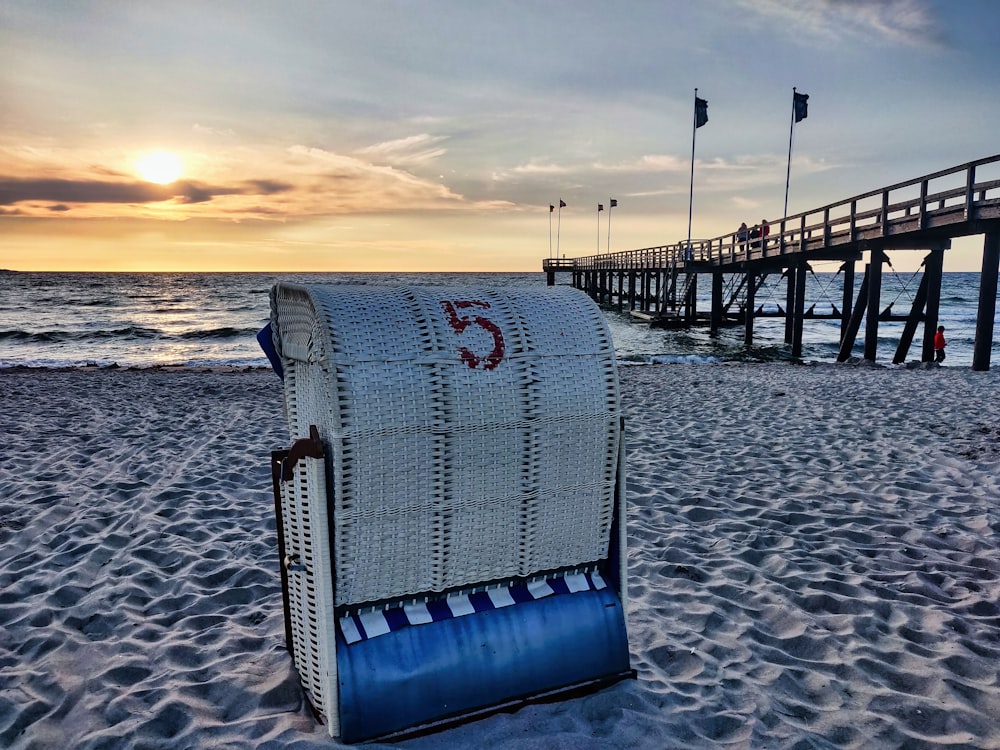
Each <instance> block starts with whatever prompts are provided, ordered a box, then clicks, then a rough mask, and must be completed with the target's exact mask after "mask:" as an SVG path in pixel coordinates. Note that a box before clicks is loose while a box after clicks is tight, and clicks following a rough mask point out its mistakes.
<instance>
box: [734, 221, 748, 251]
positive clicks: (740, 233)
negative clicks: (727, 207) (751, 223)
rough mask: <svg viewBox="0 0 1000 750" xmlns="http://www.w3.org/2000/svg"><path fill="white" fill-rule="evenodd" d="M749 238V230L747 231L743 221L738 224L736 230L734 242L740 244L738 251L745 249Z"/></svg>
mask: <svg viewBox="0 0 1000 750" xmlns="http://www.w3.org/2000/svg"><path fill="white" fill-rule="evenodd" d="M749 236H750V230H749V229H747V223H746V222H745V221H744V222H743V223H742V224H740V228H739V229H738V230H736V240H737V241H738V242H739V243H740V250H746V249H747V237H749Z"/></svg>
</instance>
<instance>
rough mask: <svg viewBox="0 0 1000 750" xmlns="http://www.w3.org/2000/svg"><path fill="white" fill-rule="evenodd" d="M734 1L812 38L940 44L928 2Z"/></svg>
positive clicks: (931, 45) (924, 44)
mask: <svg viewBox="0 0 1000 750" xmlns="http://www.w3.org/2000/svg"><path fill="white" fill-rule="evenodd" d="M734 1H735V2H736V4H737V5H740V6H742V7H744V8H746V9H747V10H749V11H752V12H753V13H755V14H758V15H760V16H765V17H766V16H770V17H773V18H776V19H778V22H779V23H780V24H781V25H782V27H784V28H785V29H788V30H791V29H794V30H795V32H796V33H800V32H802V31H806V32H808V33H810V34H812V35H813V36H815V37H820V38H825V39H844V38H846V37H850V36H855V37H862V38H871V37H875V38H879V39H882V40H888V41H891V42H897V43H900V44H908V45H913V46H918V47H921V46H930V47H937V46H941V44H942V37H941V34H940V33H939V31H938V23H937V22H936V20H935V18H934V14H933V12H932V10H931V8H930V5H929V3H928V2H927V0H734Z"/></svg>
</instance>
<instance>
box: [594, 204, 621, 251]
mask: <svg viewBox="0 0 1000 750" xmlns="http://www.w3.org/2000/svg"><path fill="white" fill-rule="evenodd" d="M617 205H618V201H616V200H615V199H614V198H611V197H609V198H608V254H610V253H611V209H612V208H614V207H615V206H617ZM598 242H600V240H598Z"/></svg>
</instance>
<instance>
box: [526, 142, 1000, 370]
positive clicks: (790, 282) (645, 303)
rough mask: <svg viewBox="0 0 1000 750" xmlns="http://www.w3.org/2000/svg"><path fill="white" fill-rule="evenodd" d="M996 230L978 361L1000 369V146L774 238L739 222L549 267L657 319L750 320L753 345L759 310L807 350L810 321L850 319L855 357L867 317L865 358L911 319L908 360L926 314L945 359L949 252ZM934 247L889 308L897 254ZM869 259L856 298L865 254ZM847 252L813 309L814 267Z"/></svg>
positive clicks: (985, 269)
mask: <svg viewBox="0 0 1000 750" xmlns="http://www.w3.org/2000/svg"><path fill="white" fill-rule="evenodd" d="M979 234H982V235H984V236H985V241H984V245H983V260H982V274H981V277H980V289H979V308H978V314H977V319H976V338H975V344H974V347H973V364H972V369H974V370H988V369H989V367H990V350H991V348H992V344H993V318H994V313H995V308H996V296H997V283H998V267H1000V155H996V156H991V157H988V158H984V159H979V160H977V161H974V162H970V163H968V164H962V165H960V166H957V167H953V168H951V169H946V170H943V171H941V172H935V173H933V174H929V175H925V176H923V177H918V178H917V179H914V180H909V181H907V182H901V183H898V184H895V185H890V186H889V187H884V188H881V189H879V190H873V191H871V192H868V193H864V194H862V195H856V196H854V197H852V198H848V199H846V200H843V201H838V202H837V203H831V204H829V205H826V206H822V207H820V208H817V209H813V210H811V211H806V212H804V213H800V214H794V215H792V216H786V217H785V218H783V219H780V220H778V221H775V222H773V223H772V224H771V225H770V234H769V235H768V236H766V237H765V238H763V239H761V238H750V237H746V238H743V237H741V236H739V234H738V233H737V232H735V231H734V232H733V233H731V234H727V235H723V236H721V237H716V238H714V239H710V240H692V241H691V242H690V244H689V243H688V242H686V241H683V242H678V243H675V244H672V245H661V246H658V247H647V248H642V249H638V250H626V251H623V252H617V253H607V254H603V255H589V256H585V257H580V258H549V259H546V260H544V261H543V263H542V268H543V270H544V271H545V273H546V275H547V280H548V283H549V285H552V284H554V283H555V276H556V273H559V272H567V273H571V274H572V284H573V286H574V287H576V288H577V289H582V290H583V291H585V292H587V294H589V295H590V296H591V297H592V298H593V299H594V300H596V301H597V302H598V303H600V304H603V305H608V306H611V307H615V308H617V309H618V310H620V311H624V310H625V309H627V310H628V311H629V313H630V314H631V315H632V316H633V317H634V318H635V319H638V320H641V321H645V322H648V323H649V324H650V325H654V326H673V327H687V326H694V325H707V326H709V327H710V329H711V332H712V333H713V334H714V333H715V332H717V331H718V329H719V328H721V327H722V326H725V325H742V326H743V327H744V331H745V335H744V339H745V344H746V346H748V347H750V346H752V345H753V323H754V319H755V318H758V317H764V316H770V317H783V318H784V319H785V343H787V344H790V345H791V353H792V356H793V357H795V358H800V357H801V356H802V331H803V325H804V323H805V321H807V320H810V319H815V318H827V319H830V318H833V319H838V320H840V330H841V339H840V352H839V355H838V360H839V361H845V360H846V359H848V357H849V356H850V353H851V351H852V349H853V347H854V343H855V340H856V338H857V335H858V333H859V331H860V329H861V324H862V323H864V326H865V332H864V358H865V359H867V360H871V361H875V358H876V348H877V343H878V324H879V321H880V320H899V321H904V322H905V325H904V327H903V332H902V335H901V337H900V341H899V345H898V347H897V349H896V353H895V355H894V356H893V362H895V363H901V362H904V361H906V357H907V355H908V352H909V349H910V346H911V344H912V343H913V338H914V336H915V335H916V333H917V330H918V328H919V327H920V324H921V323H922V324H923V330H922V334H921V335H922V346H921V357H920V358H921V360H922V361H924V362H929V361H931V360H933V358H934V343H933V342H934V333H935V331H936V329H937V325H938V311H939V307H940V301H941V275H942V268H943V260H944V253H945V251H946V250H948V249H949V248H950V247H951V241H952V239H953V238H956V237H964V236H969V235H979ZM896 250H911V251H922V252H925V253H926V255H925V257H924V259H923V265H922V267H923V273H922V277H921V281H920V286H919V288H918V289H917V292H916V295H915V297H914V299H913V302H912V306H911V308H910V310H909V311H908V312H906V313H897V312H895V311H893V310H892V309H891V307H892V306H891V305H890V306H889V309H887V310H882V309H880V300H881V293H882V276H883V266H884V265H885V264H886V263H888V262H889V259H888V256H887V253H888V252H890V251H896ZM866 254H867V256H868V260H867V263H866V264H865V266H864V272H863V273H864V275H863V277H862V280H861V284H860V290H859V293H858V296H857V298H856V299H855V298H854V285H855V274H856V270H857V263H858V262H859V261H862V260H864V258H865V255H866ZM820 261H835V262H838V263H839V264H840V270H841V272H842V274H843V290H842V295H841V298H840V302H841V305H840V307H839V308H838V307H837V306H836V305H833V306H832V311H831V312H830V313H817V312H816V311H815V309H814V308H815V305H813V307H811V308H808V309H807V308H806V306H805V303H806V299H805V297H806V295H805V291H806V277H807V274H808V273H810V272H811V270H812V267H811V265H810V264H811V263H816V262H820ZM771 274H781V276H782V277H783V278H784V279H785V283H786V287H785V300H784V302H785V304H784V306H781V305H779V306H778V310H777V312H774V311H770V312H765V311H764V309H763V306H761V305H759V304H758V302H757V300H756V294H757V292H758V290H759V289H760V288H761V285H762V284H763V283H764V281H765V280H766V279H767V277H768V276H769V275H771ZM701 277H706V278H707V281H708V283H710V284H711V308H710V309H709V310H707V311H701V310H699V309H698V284H699V280H700V278H701Z"/></svg>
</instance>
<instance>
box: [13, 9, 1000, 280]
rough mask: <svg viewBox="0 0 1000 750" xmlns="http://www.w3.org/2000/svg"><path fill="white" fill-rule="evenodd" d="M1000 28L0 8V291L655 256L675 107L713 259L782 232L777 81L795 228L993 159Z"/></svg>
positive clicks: (870, 16) (734, 15)
mask: <svg viewBox="0 0 1000 750" xmlns="http://www.w3.org/2000/svg"><path fill="white" fill-rule="evenodd" d="M998 29H1000V2H996V0H697V1H695V0H634V1H633V2H614V1H612V0H602V1H601V2H594V1H591V0H548V1H547V2H538V1H537V0H530V1H529V0H523V1H522V0H507V1H503V2H489V3H487V2H478V1H476V0H465V1H460V0H454V1H450V2H449V1H445V0H440V1H432V0H425V1H419V0H397V1H392V2H389V1H384V0H365V1H364V2H346V1H344V0H331V1H330V2H303V1H298V0H286V1H285V2H262V1H261V0H217V1H213V2H201V1H193V0H191V1H189V0H173V1H172V2H169V3H161V2H156V3H154V2H145V1H144V0H135V1H134V2H122V1H121V0H94V1H91V2H87V1H86V0H77V1H74V2H70V1H69V0H66V1H59V2H57V1H55V0H4V2H3V3H0V268H11V269H17V270H50V269H51V270H56V269H58V270H268V271H282V270H287V271H292V270H318V271H359V270H360V271H364V270H367V271H389V270H392V271H400V270H414V271H435V270H451V271H537V270H540V268H541V262H542V259H544V258H546V257H548V255H549V254H550V252H551V253H553V254H555V253H556V252H558V254H560V255H566V256H567V257H574V256H580V255H589V254H592V253H594V252H596V251H597V250H598V249H600V250H601V251H606V250H607V249H608V247H609V246H610V249H611V250H613V251H614V250H628V249H633V248H639V247H647V246H653V245H660V244H669V243H673V242H677V241H679V240H683V239H685V238H686V236H687V223H688V199H689V193H688V190H689V179H690V169H691V133H692V112H693V100H694V89H695V87H697V88H698V94H699V96H701V97H703V98H705V99H706V100H707V101H708V103H709V105H708V114H709V122H708V123H707V124H706V125H705V126H704V127H701V128H699V129H698V131H697V144H696V160H695V177H694V204H693V228H692V235H693V236H694V237H695V238H698V237H706V238H707V237H715V236H718V235H721V234H724V233H726V232H730V231H732V230H733V229H734V228H735V226H737V225H738V224H739V223H740V221H742V220H746V221H747V222H748V223H751V224H753V223H755V222H757V221H759V220H760V219H761V218H768V219H771V220H774V219H775V218H780V216H781V215H782V209H783V203H784V191H785V177H786V167H787V159H788V145H789V125H790V119H791V102H792V87H793V86H795V87H797V88H798V90H799V91H800V92H803V93H807V94H808V95H809V97H810V98H809V114H808V117H807V119H805V120H803V121H802V122H800V123H799V124H798V125H796V127H795V131H794V144H793V154H792V162H791V184H790V195H789V206H788V208H789V213H790V214H793V213H796V212H799V211H804V210H807V209H810V208H815V207H818V206H822V205H824V204H827V203H831V202H834V201H837V200H840V199H844V198H848V197H850V196H852V195H854V194H858V193H862V192H866V191H868V190H872V189H876V188H880V187H882V186H884V185H889V184H892V183H896V182H901V181H904V180H908V179H912V178H916V177H919V176H921V175H923V174H927V173H930V172H935V171H938V170H942V169H946V168H949V167H953V166H957V165H959V164H962V163H964V162H968V161H972V160H975V159H978V158H981V157H986V156H991V155H993V154H996V153H1000V135H998V133H1000V130H998V122H1000V75H997V73H996V64H995V54H996V53H995V49H996V34H997V30H998ZM612 197H613V198H615V199H616V200H617V201H618V206H617V207H616V208H615V209H613V211H610V212H609V211H608V210H605V211H604V212H603V213H601V214H598V213H597V204H598V203H603V204H605V208H606V209H607V206H608V204H609V200H610V198H612ZM560 199H562V200H563V201H565V202H566V208H563V209H562V210H561V212H557V213H555V214H550V212H549V205H550V204H555V205H558V202H559V200H560ZM609 214H610V220H611V226H610V237H609V231H608V230H609V228H608V217H609ZM981 248H982V238H981V237H976V238H968V239H965V240H961V241H957V242H956V243H955V245H954V247H953V249H952V250H951V251H950V252H949V253H947V254H946V261H945V264H946V265H945V270H946V271H978V270H979V268H980V257H981ZM904 255H905V256H906V257H905V258H903V259H901V260H897V261H894V262H895V265H896V266H897V267H899V268H905V267H907V266H908V265H909V266H910V267H913V268H915V267H916V265H917V264H919V262H920V260H921V258H922V255H921V254H919V253H905V254H904Z"/></svg>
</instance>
